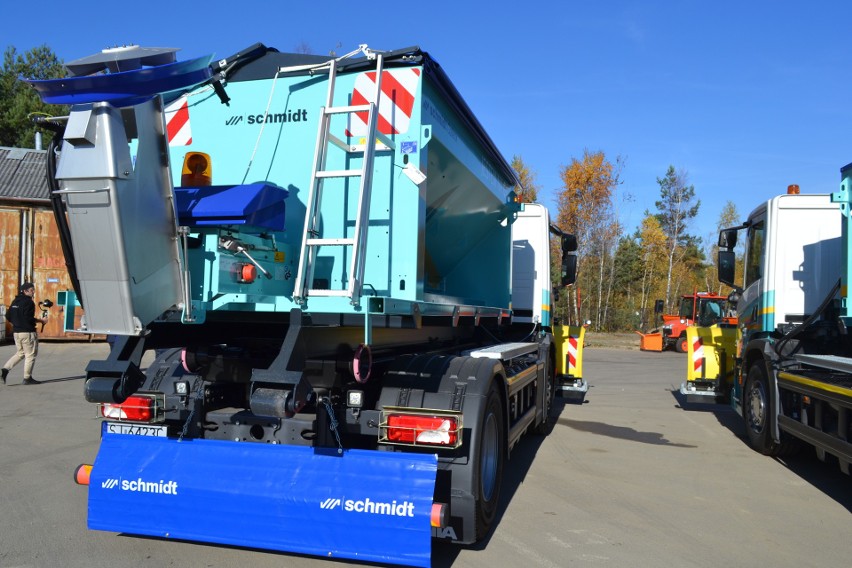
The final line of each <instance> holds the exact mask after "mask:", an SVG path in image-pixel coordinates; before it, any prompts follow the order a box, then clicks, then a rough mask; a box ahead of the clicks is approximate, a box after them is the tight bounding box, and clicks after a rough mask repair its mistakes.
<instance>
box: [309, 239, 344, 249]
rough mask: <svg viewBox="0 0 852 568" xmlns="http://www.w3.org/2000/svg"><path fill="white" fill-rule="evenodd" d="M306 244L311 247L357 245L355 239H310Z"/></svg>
mask: <svg viewBox="0 0 852 568" xmlns="http://www.w3.org/2000/svg"><path fill="white" fill-rule="evenodd" d="M305 244H306V245H307V246H309V247H321V246H331V247H350V246H352V245H354V244H355V239H308V240H306V241H305Z"/></svg>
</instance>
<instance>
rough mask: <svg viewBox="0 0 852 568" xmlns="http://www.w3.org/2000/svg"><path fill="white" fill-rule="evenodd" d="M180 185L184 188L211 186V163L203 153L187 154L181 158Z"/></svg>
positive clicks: (208, 157)
mask: <svg viewBox="0 0 852 568" xmlns="http://www.w3.org/2000/svg"><path fill="white" fill-rule="evenodd" d="M180 184H181V185H182V186H184V187H201V186H208V185H212V184H213V163H212V162H211V161H210V156H209V155H208V154H205V153H204V152H187V153H186V156H184V157H183V171H182V172H181V175H180Z"/></svg>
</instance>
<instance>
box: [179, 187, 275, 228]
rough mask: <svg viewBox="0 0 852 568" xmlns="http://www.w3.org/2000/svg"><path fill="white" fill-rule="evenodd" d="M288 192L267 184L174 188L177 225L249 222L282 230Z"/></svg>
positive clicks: (238, 223) (244, 223)
mask: <svg viewBox="0 0 852 568" xmlns="http://www.w3.org/2000/svg"><path fill="white" fill-rule="evenodd" d="M287 195H289V192H288V191H287V190H286V189H284V188H283V187H279V186H277V185H274V184H271V183H263V182H258V183H251V184H248V185H233V186H232V185H212V186H206V187H176V188H175V207H176V208H177V214H178V222H179V223H180V224H181V225H185V226H190V227H197V226H202V225H253V226H255V227H263V228H264V229H271V230H273V231H283V230H284V200H285V199H286V198H287Z"/></svg>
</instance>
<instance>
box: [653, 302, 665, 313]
mask: <svg viewBox="0 0 852 568" xmlns="http://www.w3.org/2000/svg"><path fill="white" fill-rule="evenodd" d="M664 306H665V302H664V301H663V300H657V301H656V302H654V313H655V314H661V313H663V307H664Z"/></svg>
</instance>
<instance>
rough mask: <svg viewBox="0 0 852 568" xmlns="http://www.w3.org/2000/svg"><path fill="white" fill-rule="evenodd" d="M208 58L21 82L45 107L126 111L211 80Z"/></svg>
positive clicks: (209, 57)
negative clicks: (105, 107)
mask: <svg viewBox="0 0 852 568" xmlns="http://www.w3.org/2000/svg"><path fill="white" fill-rule="evenodd" d="M210 59H211V56H204V57H199V58H196V59H190V60H188V61H179V62H177V63H169V64H166V65H158V66H156V67H148V68H145V69H135V70H133V71H124V72H120V73H108V74H103V75H84V76H82V77H66V78H64V79H48V80H44V81H37V80H33V79H24V81H26V82H27V83H29V84H30V85H32V86H33V88H34V89H35V90H36V92H38V95H39V96H40V97H41V100H43V101H44V102H46V103H48V104H57V105H66V104H67V105H76V104H86V103H97V102H108V103H110V104H112V105H113V106H115V107H127V106H133V105H136V104H139V103H141V102H144V101H146V100H148V99H150V98H151V97H153V96H154V95H157V94H162V93H168V92H170V91H175V90H178V89H184V88H187V87H192V86H194V85H198V84H200V83H203V82H204V81H206V80H207V79H209V78H210V77H211V76H212V70H211V69H210Z"/></svg>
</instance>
